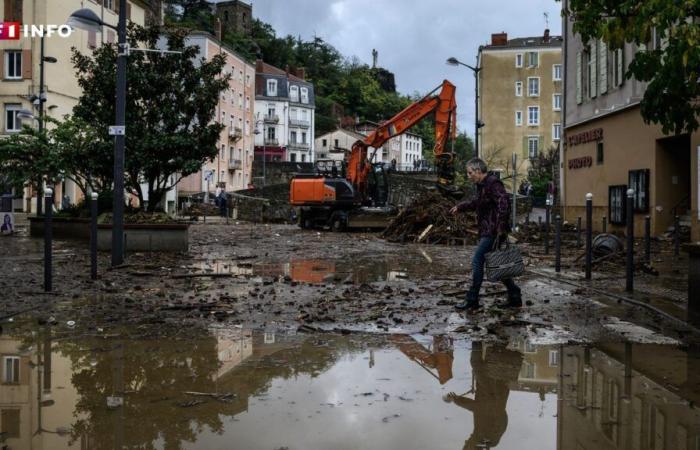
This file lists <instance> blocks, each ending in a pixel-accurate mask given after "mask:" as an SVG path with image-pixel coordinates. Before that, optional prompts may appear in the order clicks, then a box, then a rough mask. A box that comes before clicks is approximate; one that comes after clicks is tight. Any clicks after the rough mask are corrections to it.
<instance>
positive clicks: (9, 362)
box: [2, 356, 19, 384]
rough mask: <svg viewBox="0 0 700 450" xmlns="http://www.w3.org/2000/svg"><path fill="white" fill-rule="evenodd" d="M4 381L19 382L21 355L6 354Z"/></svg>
mask: <svg viewBox="0 0 700 450" xmlns="http://www.w3.org/2000/svg"><path fill="white" fill-rule="evenodd" d="M2 382H3V383H11V384H17V383H19V357H18V356H5V357H4V358H3V359H2Z"/></svg>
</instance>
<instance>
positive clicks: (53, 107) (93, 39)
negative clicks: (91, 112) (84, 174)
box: [0, 0, 162, 212]
mask: <svg viewBox="0 0 700 450" xmlns="http://www.w3.org/2000/svg"><path fill="white" fill-rule="evenodd" d="M118 3H119V2H117V1H116V0H101V1H100V2H97V1H92V0H89V1H85V0H83V1H81V0H65V1H60V2H58V1H52V0H23V1H16V0H4V1H3V6H4V7H3V21H4V22H20V23H22V24H26V25H36V26H40V25H44V26H46V25H62V24H65V23H66V21H67V20H68V17H69V16H70V15H71V13H73V12H74V11H76V10H78V9H81V8H88V9H91V10H93V11H94V12H95V13H96V14H97V15H98V16H99V17H100V18H101V20H102V21H104V22H105V23H108V24H110V25H114V26H116V24H117V22H118V18H119V16H118V10H117V6H118ZM154 5H159V3H158V2H154ZM155 7H158V6H155ZM147 17H150V18H151V19H150V20H154V19H153V18H154V17H162V10H153V8H152V6H151V4H150V3H146V2H143V1H141V0H128V1H127V18H128V20H129V21H133V22H134V23H137V24H139V25H144V24H145V22H146V20H147ZM41 41H42V38H41V37H38V36H37V37H25V36H20V39H17V40H9V39H8V40H0V51H2V55H1V56H2V57H1V58H0V71H1V72H2V79H1V81H0V97H1V98H2V108H3V115H2V119H0V120H1V121H2V122H1V124H0V135H5V136H7V135H9V134H12V133H18V132H19V131H20V130H21V129H22V120H21V119H19V118H18V117H17V114H18V113H19V111H20V110H22V109H26V110H30V111H33V112H34V113H35V114H36V115H38V111H39V110H38V105H39V103H38V96H39V91H40V87H39V79H40V69H39V63H40V53H41V51H40V48H41ZM43 41H44V55H45V56H47V57H54V58H56V60H57V62H56V63H54V64H51V63H46V64H44V80H45V81H44V92H45V95H46V101H45V103H44V114H45V115H46V116H47V117H51V118H53V119H57V120H60V119H61V118H62V117H63V116H64V115H66V114H71V113H72V112H73V107H74V106H75V105H76V104H77V102H78V98H79V97H80V95H81V89H80V87H79V86H78V80H77V77H76V75H75V69H74V68H73V64H72V63H71V55H72V53H71V48H73V47H74V48H75V49H77V50H78V51H80V52H81V53H84V54H89V53H91V52H92V50H93V49H94V48H96V47H97V46H98V45H100V44H101V43H103V42H107V43H112V42H116V41H117V36H116V32H114V31H113V30H110V29H106V28H105V31H104V32H103V33H99V34H97V33H94V32H87V31H83V30H77V29H76V30H73V31H72V32H71V33H70V35H69V36H68V37H63V36H60V35H59V34H57V33H54V34H52V35H51V36H48V35H45V37H44V38H43ZM25 123H27V124H29V123H28V122H26V121H25ZM0 138H2V136H0ZM52 187H53V188H54V190H55V192H54V199H56V204H57V205H60V203H61V199H62V198H63V197H64V196H66V197H67V198H68V200H69V202H70V203H77V202H78V201H80V200H81V199H82V194H81V191H80V189H78V187H77V186H76V185H75V184H74V183H73V182H71V181H70V180H65V181H63V182H61V183H59V184H58V185H56V186H52ZM13 193H14V195H15V200H14V204H13V209H14V210H15V211H24V212H35V211H36V193H34V192H32V191H31V189H25V190H24V191H23V192H22V191H20V190H16V191H15V192H13Z"/></svg>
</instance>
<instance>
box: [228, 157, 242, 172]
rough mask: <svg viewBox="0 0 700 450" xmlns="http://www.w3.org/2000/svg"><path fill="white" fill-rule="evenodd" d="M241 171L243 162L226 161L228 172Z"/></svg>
mask: <svg viewBox="0 0 700 450" xmlns="http://www.w3.org/2000/svg"><path fill="white" fill-rule="evenodd" d="M241 169H243V161H241V160H240V159H229V160H228V170H230V171H234V170H241Z"/></svg>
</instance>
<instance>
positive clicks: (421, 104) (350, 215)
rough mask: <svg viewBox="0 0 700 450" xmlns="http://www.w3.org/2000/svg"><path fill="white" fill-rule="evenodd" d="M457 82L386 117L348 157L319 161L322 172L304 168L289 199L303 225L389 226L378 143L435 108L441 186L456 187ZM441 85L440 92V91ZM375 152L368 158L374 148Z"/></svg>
mask: <svg viewBox="0 0 700 450" xmlns="http://www.w3.org/2000/svg"><path fill="white" fill-rule="evenodd" d="M455 90H456V88H455V86H454V85H453V84H452V83H450V82H449V81H447V80H444V81H443V82H442V84H441V85H440V86H438V87H437V88H435V89H434V90H433V91H432V92H430V93H429V94H428V95H426V96H425V97H423V98H422V99H420V100H418V101H416V102H414V103H412V104H411V105H409V106H407V107H406V108H405V109H403V110H402V111H401V112H399V113H398V114H396V115H395V116H394V117H392V118H391V119H389V120H387V121H385V122H382V123H381V124H380V125H379V126H378V127H377V129H375V130H374V131H373V132H372V133H370V134H369V135H368V136H367V137H366V138H365V139H363V140H360V141H357V142H355V143H354V144H353V146H352V151H351V152H350V157H349V159H348V161H347V163H345V162H344V163H342V164H338V162H337V161H332V160H318V161H316V173H314V174H298V175H296V176H295V177H294V178H293V179H292V181H291V184H290V192H289V202H290V204H291V205H293V206H296V207H298V208H299V214H298V218H299V225H300V226H301V227H302V228H314V227H330V228H331V229H332V230H334V231H342V230H344V229H346V228H348V227H357V226H362V227H377V226H379V227H381V226H385V225H386V223H387V219H388V217H390V214H391V210H392V208H390V207H389V206H388V205H387V202H388V199H389V189H390V186H389V182H388V178H387V176H386V172H385V169H384V164H383V163H372V162H371V161H372V160H374V156H375V154H376V152H377V150H378V149H380V148H381V147H382V146H383V145H384V144H385V143H386V142H387V141H388V140H389V139H391V138H393V137H395V136H398V135H400V134H403V133H405V132H406V131H407V130H408V129H409V128H411V127H412V126H414V125H415V124H417V123H418V122H420V121H421V120H422V119H423V118H424V117H426V116H428V115H429V114H431V113H434V114H435V147H434V148H433V153H434V154H435V165H436V169H437V186H438V188H439V189H441V190H443V191H447V192H449V191H453V190H454V186H453V183H454V153H452V152H451V151H447V150H446V145H447V140H448V139H450V138H451V139H452V140H453V141H454V138H455V135H456V131H457V129H456V126H455V122H456V117H457V103H456V101H455ZM438 91H439V92H438ZM370 148H374V152H373V153H372V155H371V157H370V158H369V159H368V153H369V149H370Z"/></svg>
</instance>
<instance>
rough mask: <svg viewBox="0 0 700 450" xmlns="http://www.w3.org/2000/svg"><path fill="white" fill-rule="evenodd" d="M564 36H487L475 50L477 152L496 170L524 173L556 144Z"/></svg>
mask: <svg viewBox="0 0 700 450" xmlns="http://www.w3.org/2000/svg"><path fill="white" fill-rule="evenodd" d="M561 46H562V38H561V37H560V36H550V35H549V30H545V31H544V34H543V35H542V36H535V37H526V38H515V39H510V40H509V39H508V35H507V34H506V33H497V34H492V35H491V44H489V45H486V46H482V47H480V48H479V69H480V70H479V72H478V75H479V78H478V86H479V98H478V100H479V101H478V111H479V120H480V121H481V122H483V123H484V126H483V127H482V128H480V130H479V131H480V141H479V149H477V151H478V154H479V155H480V156H481V157H482V158H483V159H484V160H485V161H487V163H489V168H490V169H493V170H495V171H498V172H506V171H507V172H509V173H510V172H511V171H512V167H511V166H512V164H511V160H512V155H513V153H516V154H517V156H518V162H519V163H518V167H517V169H518V172H519V173H521V174H524V173H526V171H527V169H528V168H529V167H530V160H531V159H533V158H536V157H537V155H538V154H539V153H540V152H544V151H549V150H550V149H555V148H557V147H558V146H559V142H560V139H561V132H562V128H561V109H562V90H563V81H562V80H563V70H562V57H561Z"/></svg>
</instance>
